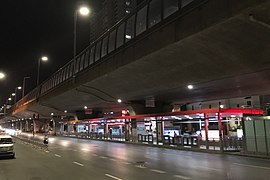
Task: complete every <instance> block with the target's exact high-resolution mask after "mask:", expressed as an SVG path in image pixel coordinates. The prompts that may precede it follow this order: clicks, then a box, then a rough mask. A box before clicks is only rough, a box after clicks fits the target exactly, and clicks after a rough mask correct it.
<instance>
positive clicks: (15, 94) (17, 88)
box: [12, 86, 22, 104]
mask: <svg viewBox="0 0 270 180" xmlns="http://www.w3.org/2000/svg"><path fill="white" fill-rule="evenodd" d="M21 89H22V87H21V86H18V87H16V88H15V93H12V96H14V104H15V103H16V102H17V90H21Z"/></svg>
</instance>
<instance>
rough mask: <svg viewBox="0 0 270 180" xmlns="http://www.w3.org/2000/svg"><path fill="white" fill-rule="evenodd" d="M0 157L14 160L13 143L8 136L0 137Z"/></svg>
mask: <svg viewBox="0 0 270 180" xmlns="http://www.w3.org/2000/svg"><path fill="white" fill-rule="evenodd" d="M0 157H10V158H15V152H14V142H13V139H12V137H11V136H9V135H0Z"/></svg>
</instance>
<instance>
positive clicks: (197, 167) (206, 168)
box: [195, 166, 222, 172]
mask: <svg viewBox="0 0 270 180" xmlns="http://www.w3.org/2000/svg"><path fill="white" fill-rule="evenodd" d="M195 168H196V169H204V170H212V171H219V172H220V171H222V170H221V169H215V168H210V167H201V166H195Z"/></svg>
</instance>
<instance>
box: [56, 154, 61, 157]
mask: <svg viewBox="0 0 270 180" xmlns="http://www.w3.org/2000/svg"><path fill="white" fill-rule="evenodd" d="M54 155H55V156H56V157H62V156H60V155H59V154H54Z"/></svg>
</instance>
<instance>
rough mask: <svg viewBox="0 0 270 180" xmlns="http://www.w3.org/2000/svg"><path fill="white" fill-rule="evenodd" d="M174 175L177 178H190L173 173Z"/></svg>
mask: <svg viewBox="0 0 270 180" xmlns="http://www.w3.org/2000/svg"><path fill="white" fill-rule="evenodd" d="M174 177H176V178H179V179H191V178H190V177H186V176H181V175H174Z"/></svg>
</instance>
